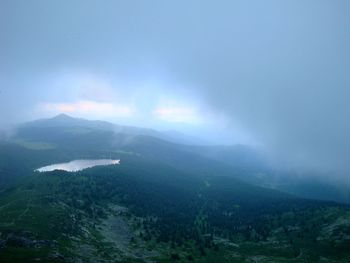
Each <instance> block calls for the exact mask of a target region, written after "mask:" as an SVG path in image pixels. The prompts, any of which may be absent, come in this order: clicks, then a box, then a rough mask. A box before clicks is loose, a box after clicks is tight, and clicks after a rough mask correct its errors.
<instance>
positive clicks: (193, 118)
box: [153, 106, 203, 124]
mask: <svg viewBox="0 0 350 263" xmlns="http://www.w3.org/2000/svg"><path fill="white" fill-rule="evenodd" d="M153 115H154V116H155V117H156V118H158V119H160V120H162V121H167V122H183V123H188V124H200V123H203V120H202V118H201V117H200V116H199V115H198V113H197V112H196V111H195V109H193V108H190V107H179V106H178V107H176V106H173V107H172V106H168V107H158V108H156V109H155V110H154V111H153Z"/></svg>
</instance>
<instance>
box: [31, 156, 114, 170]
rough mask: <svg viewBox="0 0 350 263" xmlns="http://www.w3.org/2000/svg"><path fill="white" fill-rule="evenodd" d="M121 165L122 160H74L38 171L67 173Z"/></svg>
mask: <svg viewBox="0 0 350 263" xmlns="http://www.w3.org/2000/svg"><path fill="white" fill-rule="evenodd" d="M115 164H120V160H112V159H97V160H74V161H70V162H68V163H57V164H51V165H48V166H44V167H41V168H38V169H36V170H35V171H38V172H51V171H54V170H64V171H67V172H77V171H81V170H84V169H87V168H91V167H94V166H99V165H115Z"/></svg>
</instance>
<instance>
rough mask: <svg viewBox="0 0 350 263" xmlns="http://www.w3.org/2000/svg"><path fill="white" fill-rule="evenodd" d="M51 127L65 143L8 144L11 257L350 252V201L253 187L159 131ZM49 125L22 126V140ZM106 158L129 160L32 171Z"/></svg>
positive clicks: (2, 250)
mask: <svg viewBox="0 0 350 263" xmlns="http://www.w3.org/2000/svg"><path fill="white" fill-rule="evenodd" d="M71 121H72V120H71ZM50 123H51V124H50V125H51V126H52V121H51V122H50ZM73 123H74V122H73ZM41 125H43V123H41ZM74 125H75V124H73V126H74ZM53 127H55V133H53V132H51V133H48V134H50V136H48V135H46V138H45V141H44V142H45V144H50V145H55V148H40V149H39V148H37V147H35V148H28V147H27V145H19V144H18V138H17V139H15V140H16V141H13V140H12V139H11V140H8V141H3V142H1V148H0V149H1V159H0V160H1V163H0V164H1V166H0V171H1V177H2V181H3V182H4V184H3V187H2V190H1V192H0V261H1V262H23V261H25V262H38V261H39V262H213V261H215V262H303V261H306V262H348V261H349V260H350V254H349V252H348V251H349V248H350V210H349V206H348V205H347V204H341V203H336V202H332V201H318V200H311V199H304V198H301V197H297V196H294V195H291V194H288V193H284V192H281V191H278V190H274V189H268V188H263V187H260V186H257V185H254V184H250V183H248V182H245V181H243V180H240V179H239V176H242V173H243V172H242V170H240V169H235V168H233V166H230V165H228V164H225V163H224V162H222V161H219V160H216V159H213V158H209V156H203V155H202V154H198V153H196V152H195V151H189V150H185V149H184V148H188V146H181V145H180V144H174V143H172V142H168V141H164V140H161V139H158V138H156V137H147V136H145V135H130V134H129V135H128V134H117V133H114V132H110V131H109V130H101V129H91V130H90V131H89V132H87V133H84V134H83V135H82V134H79V135H78V136H77V135H76V133H75V132H74V133H71V132H67V131H66V128H63V127H61V126H57V127H56V126H54V125H53ZM78 127H79V126H78ZM41 128H42V129H46V128H45V126H44V127H41ZM41 128H38V127H35V129H34V130H33V129H29V130H28V128H26V129H27V130H26V131H25V132H24V130H22V131H20V132H19V133H18V134H20V136H21V138H22V139H21V142H22V141H23V140H27V141H28V140H31V141H35V140H37V139H38V136H39V135H40V136H41V134H42V131H41ZM50 129H53V128H52V127H51V128H50ZM79 129H81V128H79ZM69 130H70V131H71V130H72V128H71V127H69ZM74 130H76V129H74ZM101 134H103V136H101ZM92 138H94V143H93V144H92V143H91V142H92ZM104 156H110V157H111V159H110V160H104V161H103V164H117V163H119V162H117V161H116V160H122V163H121V164H120V165H97V166H94V167H91V163H90V162H88V166H86V167H84V168H86V169H71V170H72V171H71V172H68V171H64V170H62V169H59V170H57V169H56V170H55V169H54V170H52V171H50V170H48V171H42V172H40V173H38V172H35V171H34V170H35V169H37V168H38V167H43V166H46V165H49V164H52V163H66V162H68V163H69V162H70V161H71V160H79V159H80V160H81V159H85V160H98V159H100V158H101V157H102V158H103V157H104ZM113 160H115V161H113ZM97 162H98V163H99V162H100V161H97ZM18 163H20V164H21V165H20V166H18ZM85 164H86V163H85ZM95 164H96V161H95ZM99 164H101V163H99ZM56 168H57V167H56ZM80 168H81V167H80ZM45 170H46V169H45ZM68 170H69V169H68ZM245 174H247V172H246V173H245ZM5 179H6V180H5Z"/></svg>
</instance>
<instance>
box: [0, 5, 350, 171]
mask: <svg viewBox="0 0 350 263" xmlns="http://www.w3.org/2000/svg"><path fill="white" fill-rule="evenodd" d="M73 2H74V3H70V4H64V3H51V2H50V3H47V1H34V2H32V1H31V2H30V3H29V2H28V3H26V2H23V3H22V2H21V4H19V2H18V1H2V2H1V3H0V4H1V5H2V8H0V12H1V15H0V27H1V32H3V34H2V39H3V41H1V43H0V56H1V58H2V59H1V60H0V71H2V75H1V76H2V78H3V81H2V84H1V85H2V86H3V88H2V90H3V93H2V96H1V97H0V99H1V98H3V99H2V101H1V104H0V109H1V110H2V112H5V111H6V116H4V117H2V118H4V119H5V118H7V119H8V117H7V116H8V115H10V116H15V115H20V114H19V113H18V114H17V112H20V111H22V112H28V111H29V109H30V108H33V105H36V103H37V102H38V101H46V102H53V101H54V102H57V101H59V102H61V103H60V104H63V105H60V107H58V105H57V103H54V104H55V105H56V106H50V107H51V108H53V109H55V110H57V111H58V110H59V109H58V108H61V109H64V110H72V109H73V110H76V111H80V112H81V113H84V110H83V108H84V106H82V105H80V106H79V102H81V101H92V102H94V103H97V104H98V105H99V106H88V107H87V108H93V107H95V108H96V111H97V112H100V113H101V114H100V116H103V112H104V111H105V110H108V111H111V112H115V114H121V115H122V116H127V115H128V114H129V113H128V112H130V111H129V110H125V109H118V107H120V106H123V105H124V106H128V107H131V109H132V110H133V109H134V107H133V106H130V105H136V106H135V108H137V111H142V112H141V113H140V112H136V113H135V115H136V116H139V115H141V117H140V118H139V119H140V123H145V122H149V119H147V117H149V116H150V115H151V117H153V118H154V119H158V120H162V121H163V122H164V123H166V122H167V123H170V124H171V123H173V124H174V123H176V124H180V122H179V121H185V122H186V121H187V122H196V121H200V120H205V121H207V115H205V114H203V113H202V111H201V110H198V108H197V107H196V106H197V105H194V106H192V105H193V104H192V101H185V103H181V102H182V101H183V98H182V97H178V98H177V99H176V101H177V103H174V104H169V105H168V104H166V103H158V99H157V96H156V95H157V94H159V93H161V92H162V93H163V94H164V93H165V95H166V94H175V96H176V94H177V93H178V92H179V91H178V89H177V87H178V86H184V87H186V89H187V90H188V93H189V94H195V99H194V100H195V101H200V102H201V107H203V108H207V110H208V111H210V112H213V113H214V114H213V115H215V114H217V113H219V114H222V115H224V116H225V117H226V118H227V121H228V122H230V124H231V126H228V127H226V130H228V132H231V130H230V129H232V130H233V131H232V132H231V133H232V134H234V135H235V132H237V131H235V130H234V129H233V128H232V127H234V128H238V129H239V130H240V132H238V134H243V135H244V134H246V133H249V137H253V139H254V140H255V141H258V142H259V143H261V144H262V145H264V146H265V149H266V151H267V152H269V154H270V156H271V158H273V159H275V160H278V162H279V163H280V164H281V165H283V166H287V165H290V166H296V167H312V168H315V169H318V170H332V171H337V173H342V174H344V177H346V176H348V171H349V170H350V164H349V156H350V140H349V134H350V122H349V121H348V119H349V116H350V103H349V97H350V90H349V87H350V72H349V69H350V50H349V46H350V30H349V28H350V18H349V15H348V12H347V10H349V8H350V2H349V1H346V0H340V1H320V0H310V1H304V2H302V1H292V0H290V1H275V0H266V1H254V0H252V1H225V0H224V1H220V4H218V3H217V2H214V1H197V0H194V1H181V0H179V1H172V2H170V1H157V0H155V1H152V5H150V4H149V3H146V2H144V3H138V4H137V5H135V2H134V1H107V0H106V1H105V2H104V4H103V5H101V4H99V3H98V2H97V1H79V0H77V1H73ZM82 7H84V8H82ZM38 10H45V12H39V11H38ZM62 68H66V69H71V68H78V69H81V68H83V69H87V70H88V71H89V72H92V73H93V74H92V75H94V76H100V75H101V76H103V77H93V79H91V78H90V77H86V79H85V77H84V79H85V80H84V81H78V82H77V83H73V84H72V83H71V84H69V83H68V82H64V81H63V82H61V83H59V85H52V81H53V79H54V78H50V76H49V77H48V78H47V80H48V81H47V85H42V86H38V85H37V82H36V80H37V79H39V78H40V77H42V76H46V75H50V74H48V72H59V71H60V70H61V69H62ZM72 75H73V78H75V74H72ZM105 76H107V77H105ZM149 79H152V80H155V81H154V83H161V85H159V86H162V87H163V86H164V87H166V88H165V89H161V88H159V89H158V87H157V88H152V85H149V86H150V88H148V87H147V88H146V89H141V90H140V89H138V86H139V85H141V86H142V83H145V82H147V80H149ZM148 83H150V82H148ZM75 84H78V85H75ZM117 84H119V85H117ZM151 84H153V83H151ZM73 86H74V87H77V86H78V87H80V88H74V87H73ZM154 86H157V85H154ZM119 93H121V95H120V94H119ZM124 93H126V95H125V96H124ZM140 94H141V95H140ZM184 95H185V96H186V92H185V93H184ZM5 96H6V99H4V98H5ZM191 96H192V97H191ZM128 97H130V98H135V99H130V100H128V99H127V98H128ZM170 97H171V96H170ZM189 97H191V98H193V97H194V96H193V95H189ZM115 102H122V103H123V104H118V103H115ZM161 102H162V101H161ZM71 104H72V105H74V106H72V105H71ZM83 104H84V103H83ZM106 104H107V105H108V106H106ZM140 105H142V106H140ZM50 107H49V108H50ZM128 107H127V108H128ZM101 108H103V109H104V110H99V109H101ZM78 109H79V110H78ZM8 112H9V113H8ZM86 112H87V111H86V110H85V113H86ZM120 112H121V113H120ZM89 113H92V111H90V112H89ZM198 115H199V116H198ZM198 117H199V120H198ZM139 119H137V120H139ZM214 119H215V117H214ZM0 121H1V120H0ZM142 121H143V122H142ZM209 123H213V125H214V126H215V125H216V123H215V122H209ZM134 124H135V125H136V123H134ZM152 124H153V123H152ZM215 128H216V127H215ZM242 137H243V136H242Z"/></svg>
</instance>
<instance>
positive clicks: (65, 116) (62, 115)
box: [52, 113, 74, 120]
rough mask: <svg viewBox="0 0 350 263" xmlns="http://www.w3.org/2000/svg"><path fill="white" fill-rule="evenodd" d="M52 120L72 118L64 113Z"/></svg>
mask: <svg viewBox="0 0 350 263" xmlns="http://www.w3.org/2000/svg"><path fill="white" fill-rule="evenodd" d="M52 119H55V120H57V119H74V118H73V117H72V116H69V115H68V114H65V113H60V114H58V115H56V116H55V117H53V118H52Z"/></svg>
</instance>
